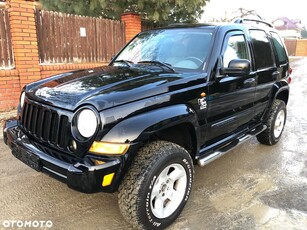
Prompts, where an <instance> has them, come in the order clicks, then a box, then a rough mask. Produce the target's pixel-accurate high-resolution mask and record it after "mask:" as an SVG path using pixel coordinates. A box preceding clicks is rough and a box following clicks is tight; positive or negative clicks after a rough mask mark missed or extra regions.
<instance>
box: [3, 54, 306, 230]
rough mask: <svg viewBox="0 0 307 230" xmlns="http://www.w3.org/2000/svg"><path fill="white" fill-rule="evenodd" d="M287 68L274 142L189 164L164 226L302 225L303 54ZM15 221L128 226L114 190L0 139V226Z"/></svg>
mask: <svg viewBox="0 0 307 230" xmlns="http://www.w3.org/2000/svg"><path fill="white" fill-rule="evenodd" d="M292 68H293V69H294V71H293V74H292V77H293V82H292V83H291V97H290V101H289V104H288V119H287V124H286V128H285V131H284V134H283V137H282V139H281V141H280V142H279V143H278V144H277V145H275V146H272V147H269V146H264V145H261V144H259V143H258V142H257V140H256V139H255V138H252V139H250V140H249V141H247V142H245V143H244V144H242V145H241V146H239V147H238V148H236V149H235V150H233V151H231V152H230V153H228V154H227V155H225V156H223V157H221V158H220V159H217V160H216V161H214V162H212V163H211V164H209V165H207V166H205V167H203V168H200V167H198V166H196V168H195V172H196V175H195V181H194V185H193V190H192V194H191V197H190V200H189V201H188V203H187V205H186V207H185V209H184V210H183V212H182V214H181V215H180V217H179V218H178V219H177V221H176V222H175V223H174V224H173V225H172V226H171V227H169V229H170V230H175V229H182V230H189V229H191V230H198V229H199V230H200V229H209V230H211V229H242V230H243V229H244V230H247V229H278V230H279V229H306V228H307V116H306V115H307V109H306V105H307V103H306V102H307V101H306V100H307V99H306V98H307V58H305V59H295V60H293V61H292ZM19 220H20V221H51V222H52V227H51V228H48V227H46V229H111V230H113V229H123V230H124V229H125V230H126V229H131V228H130V226H129V224H128V223H126V222H125V221H124V220H123V218H122V216H121V214H120V211H119V208H118V205H117V194H116V193H115V194H105V193H98V194H82V193H79V192H76V191H74V190H71V189H69V188H68V187H67V186H66V185H65V184H63V183H61V182H59V181H56V180H54V179H52V178H50V177H49V176H47V175H44V174H42V173H37V172H36V171H34V170H32V169H30V168H29V167H28V166H26V165H24V164H23V163H21V162H20V161H18V160H17V159H15V158H14V157H13V156H12V155H11V153H10V151H9V148H8V147H7V146H5V145H4V144H3V141H2V139H1V140H0V229H8V228H6V226H7V223H8V222H7V221H19ZM49 223H50V222H49ZM15 227H16V225H15ZM11 229H12V228H11Z"/></svg>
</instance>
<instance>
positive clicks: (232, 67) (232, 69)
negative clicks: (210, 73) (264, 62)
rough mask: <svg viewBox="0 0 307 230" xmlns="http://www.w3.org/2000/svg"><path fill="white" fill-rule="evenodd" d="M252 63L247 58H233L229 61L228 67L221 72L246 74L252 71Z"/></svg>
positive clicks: (237, 74)
mask: <svg viewBox="0 0 307 230" xmlns="http://www.w3.org/2000/svg"><path fill="white" fill-rule="evenodd" d="M250 66H251V63H250V61H249V60H247V59H233V60H231V61H230V62H229V64H228V68H222V69H221V70H220V74H222V75H234V76H245V75H248V74H249V72H250Z"/></svg>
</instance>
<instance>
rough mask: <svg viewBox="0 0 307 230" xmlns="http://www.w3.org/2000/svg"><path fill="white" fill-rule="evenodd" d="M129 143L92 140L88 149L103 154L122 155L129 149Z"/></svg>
mask: <svg viewBox="0 0 307 230" xmlns="http://www.w3.org/2000/svg"><path fill="white" fill-rule="evenodd" d="M129 146H130V145H129V144H118V143H107V142H99V141H94V142H93V144H92V146H91V148H90V149H89V151H90V152H91V153H97V154H103V155H122V154H125V153H126V152H127V150H128V149H129Z"/></svg>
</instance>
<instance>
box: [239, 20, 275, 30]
mask: <svg viewBox="0 0 307 230" xmlns="http://www.w3.org/2000/svg"><path fill="white" fill-rule="evenodd" d="M244 22H255V23H257V24H259V23H262V24H264V25H266V26H269V27H272V28H273V26H272V24H271V23H268V22H265V21H262V20H258V19H249V18H238V19H236V20H234V23H238V24H243V23H244Z"/></svg>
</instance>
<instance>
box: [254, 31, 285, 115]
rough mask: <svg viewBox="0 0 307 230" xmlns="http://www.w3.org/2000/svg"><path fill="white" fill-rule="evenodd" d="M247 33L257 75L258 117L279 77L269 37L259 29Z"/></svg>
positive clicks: (256, 98)
mask: <svg viewBox="0 0 307 230" xmlns="http://www.w3.org/2000/svg"><path fill="white" fill-rule="evenodd" d="M249 32H250V36H251V39H252V40H251V43H252V51H253V52H252V53H253V56H254V60H255V63H254V68H255V70H256V73H257V77H256V81H257V87H256V96H255V114H256V115H259V116H260V115H261V114H262V113H263V111H264V110H265V108H266V107H267V106H268V102H269V101H270V100H269V97H270V92H271V90H272V86H273V84H274V83H275V81H276V80H278V79H279V78H280V76H281V75H280V71H278V69H277V67H276V63H275V59H274V56H273V54H274V52H273V47H272V44H271V43H270V39H269V36H270V35H269V34H267V33H266V32H265V31H264V30H260V29H251V30H250V31H249Z"/></svg>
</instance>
